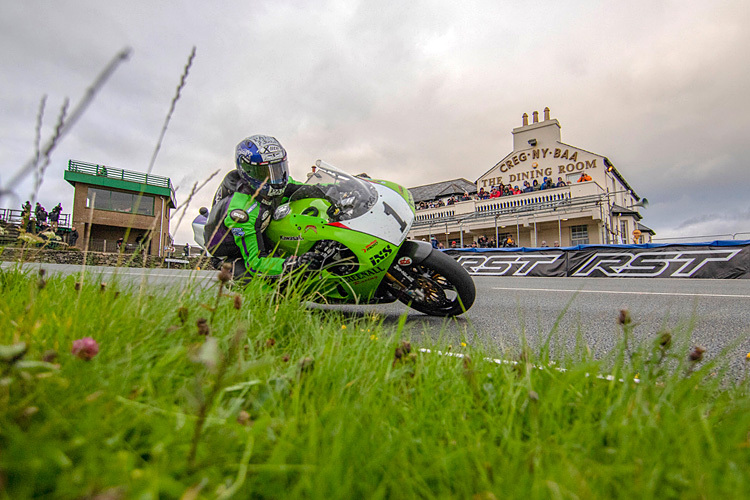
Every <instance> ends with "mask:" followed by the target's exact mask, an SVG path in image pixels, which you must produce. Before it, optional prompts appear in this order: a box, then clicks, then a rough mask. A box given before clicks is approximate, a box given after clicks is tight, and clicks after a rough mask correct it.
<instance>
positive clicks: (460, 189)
mask: <svg viewBox="0 0 750 500" xmlns="http://www.w3.org/2000/svg"><path fill="white" fill-rule="evenodd" d="M409 192H410V193H411V195H412V196H413V197H414V201H415V202H416V203H419V202H420V201H429V200H434V199H437V198H442V197H445V196H452V195H461V194H464V193H469V194H474V193H476V192H477V186H476V184H474V183H473V182H471V181H468V180H466V179H464V178H463V177H461V178H459V179H453V180H450V181H442V182H436V183H434V184H425V185H424V186H415V187H412V188H409Z"/></svg>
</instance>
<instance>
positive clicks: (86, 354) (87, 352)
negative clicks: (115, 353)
mask: <svg viewBox="0 0 750 500" xmlns="http://www.w3.org/2000/svg"><path fill="white" fill-rule="evenodd" d="M70 352H71V353H73V355H74V356H77V357H79V358H81V359H82V360H84V361H89V360H91V359H92V358H93V357H94V356H96V355H97V354H98V353H99V344H97V343H96V340H94V339H92V338H91V337H83V338H82V339H78V340H74V341H73V348H72V349H71V350H70Z"/></svg>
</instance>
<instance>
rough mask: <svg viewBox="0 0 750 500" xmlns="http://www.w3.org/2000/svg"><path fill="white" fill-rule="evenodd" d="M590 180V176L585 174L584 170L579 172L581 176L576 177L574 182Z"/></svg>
mask: <svg viewBox="0 0 750 500" xmlns="http://www.w3.org/2000/svg"><path fill="white" fill-rule="evenodd" d="M590 180H591V176H590V175H589V174H587V173H586V172H581V176H580V177H579V178H578V180H577V181H576V182H587V181H590Z"/></svg>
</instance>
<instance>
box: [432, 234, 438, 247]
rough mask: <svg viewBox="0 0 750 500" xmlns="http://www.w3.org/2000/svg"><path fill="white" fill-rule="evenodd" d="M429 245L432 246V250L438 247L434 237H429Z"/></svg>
mask: <svg viewBox="0 0 750 500" xmlns="http://www.w3.org/2000/svg"><path fill="white" fill-rule="evenodd" d="M430 244H431V245H432V248H437V247H438V240H437V238H435V237H434V236H432V237H430Z"/></svg>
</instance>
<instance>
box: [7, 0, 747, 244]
mask: <svg viewBox="0 0 750 500" xmlns="http://www.w3.org/2000/svg"><path fill="white" fill-rule="evenodd" d="M749 26H750V2H748V1H747V0H731V1H720V0H719V1H712V2H706V1H689V0H680V1H654V0H647V1H643V0H629V1H620V2H616V1H611V2H603V1H572V0H558V1H526V2H508V1H499V0H486V1H485V0H483V1H473V2H472V1H467V2H456V1H411V2H377V1H372V0H369V1H359V0H340V1H320V2H315V1H302V0H299V1H284V0H273V1H247V0H246V1H221V2H198V1H195V2H189V1H182V2H179V1H170V2H154V1H153V0H149V1H141V0H132V1H130V2H127V3H124V2H102V1H101V0H97V1H83V0H70V1H37V0H24V1H22V2H21V1H18V2H14V1H11V0H4V1H1V2H0V102H1V103H2V120H1V121H0V127H1V131H2V132H1V134H0V137H2V140H0V184H3V183H5V182H7V180H8V179H9V178H10V177H11V176H12V175H13V174H14V173H15V172H16V171H17V169H18V168H20V167H21V166H22V165H23V164H24V163H26V162H27V161H28V160H29V159H30V158H31V157H32V156H33V154H34V143H35V139H34V138H35V127H36V120H37V114H38V111H39V105H40V101H41V98H42V96H44V95H46V96H47V101H46V109H45V115H44V126H43V129H42V139H43V141H44V140H46V139H47V138H49V137H50V136H51V135H52V132H53V128H54V125H55V121H56V117H57V115H58V114H59V112H60V108H61V106H62V104H63V101H64V99H65V98H66V97H68V98H69V99H70V100H71V106H72V105H73V104H75V103H77V102H78V101H79V100H80V99H81V98H82V97H83V95H84V93H85V91H86V89H87V88H88V87H89V86H90V85H91V84H92V83H93V81H94V80H95V78H96V77H97V75H98V74H99V73H100V72H101V71H102V69H103V68H104V67H105V66H106V65H107V63H108V62H109V61H110V60H111V59H112V58H113V57H114V56H115V54H117V53H118V52H119V51H121V50H122V49H123V48H125V47H130V48H131V49H132V53H131V56H130V58H129V59H128V60H127V61H126V62H124V63H122V64H121V65H120V66H119V67H118V69H117V70H116V71H115V73H114V74H113V75H112V76H111V78H110V79H109V80H108V81H107V83H106V85H105V86H104V87H103V88H102V89H101V91H100V92H99V93H98V94H97V95H96V97H95V99H94V101H93V102H92V103H91V105H90V106H89V108H88V109H87V110H86V112H85V114H84V115H83V116H82V117H81V119H80V120H79V122H78V123H77V124H76V125H75V126H74V127H73V128H72V129H71V131H70V133H69V134H68V135H67V136H66V137H65V138H64V139H63V141H62V142H61V143H60V144H59V145H58V146H57V148H56V149H55V150H54V151H53V153H52V156H51V163H50V165H49V167H48V170H47V175H46V176H45V179H44V183H43V185H42V187H41V190H40V193H39V197H38V198H39V201H41V203H42V204H43V205H44V206H46V207H47V209H48V210H49V209H51V208H52V206H54V205H55V204H56V203H58V202H62V203H63V208H64V211H65V212H69V211H70V208H71V203H72V199H73V188H72V187H71V186H70V185H69V184H67V183H66V182H65V181H63V179H62V176H63V172H64V170H65V168H66V166H67V162H68V160H69V159H77V160H82V161H87V162H92V163H103V164H107V165H110V166H113V167H116V168H123V169H127V170H136V171H145V170H146V169H147V168H148V165H149V162H150V159H151V156H152V154H153V152H154V148H155V146H156V143H157V140H158V137H159V133H160V131H161V128H162V125H163V123H164V119H165V117H166V115H167V111H168V109H169V105H170V102H171V100H172V98H173V96H174V94H175V89H176V88H177V84H178V83H179V80H180V75H181V74H182V71H183V68H184V66H185V64H186V62H187V59H188V55H189V54H190V51H191V49H192V47H193V46H195V47H196V56H195V59H194V61H193V64H192V67H191V69H190V74H189V76H188V78H187V82H186V86H185V88H184V89H183V92H182V96H181V98H180V100H179V101H178V102H177V104H176V109H175V111H174V114H173V116H172V120H171V123H170V126H169V129H168V131H167V133H166V136H165V138H164V142H163V145H162V148H161V150H160V152H159V155H158V157H157V159H156V163H155V166H154V171H153V173H155V174H159V175H164V176H168V177H170V178H171V179H172V182H173V183H174V185H175V186H176V187H177V188H178V191H177V199H178V202H181V201H184V200H185V198H186V196H187V194H188V193H189V191H190V189H191V187H192V186H193V184H194V183H195V182H201V181H202V180H204V179H205V178H206V177H207V176H208V175H210V173H211V172H213V171H215V170H217V169H219V170H221V174H220V175H219V176H217V177H216V178H215V179H214V180H213V182H211V183H209V185H208V186H207V187H206V188H205V189H204V191H203V192H201V193H200V194H199V195H198V196H197V200H196V202H195V206H194V208H193V213H191V214H190V219H192V217H193V215H194V212H197V207H198V206H199V205H201V204H203V205H206V204H210V198H211V195H212V194H213V191H214V190H215V189H216V186H217V185H218V183H219V181H220V178H221V176H223V175H224V173H226V172H227V171H229V170H230V169H231V168H233V165H234V147H235V145H236V144H237V142H239V141H240V140H241V139H242V138H244V137H246V136H248V135H252V134H257V133H262V134H268V135H273V136H275V137H277V138H278V139H279V140H280V141H281V142H282V144H283V145H284V146H285V147H286V149H287V152H288V155H289V159H290V165H291V171H292V176H293V177H296V178H301V179H304V177H305V173H306V172H307V171H308V170H309V167H310V165H311V164H312V163H314V161H315V160H316V159H317V158H323V159H325V160H326V161H328V162H329V163H332V164H334V165H336V166H339V167H341V168H343V169H344V170H348V171H351V172H352V173H358V172H363V171H366V172H368V173H369V174H370V175H371V176H373V177H378V178H385V179H389V180H393V181H396V182H399V183H401V184H404V185H406V186H408V187H412V186H416V185H420V184H427V183H431V182H437V181H442V180H448V179H453V178H456V177H465V178H467V179H469V180H470V181H472V182H473V181H475V180H476V179H477V178H478V177H479V176H480V175H482V174H483V173H485V172H486V171H487V170H488V169H489V168H491V167H492V166H493V165H494V164H495V163H496V162H498V161H499V160H500V159H502V158H503V157H504V156H506V155H507V154H508V153H509V152H511V150H512V136H511V131H512V129H513V128H515V127H518V126H520V125H521V115H522V114H523V113H529V114H531V112H532V111H535V110H538V111H540V112H541V111H542V110H543V109H544V107H549V108H550V109H551V115H552V118H556V119H558V120H559V122H560V125H561V127H562V140H563V142H565V143H567V144H570V145H573V146H576V147H580V148H583V149H586V150H589V151H592V152H594V153H597V154H600V155H604V156H607V157H608V158H610V159H611V160H612V162H613V163H614V164H615V166H616V167H617V169H618V170H619V171H620V172H621V173H622V174H623V176H624V177H625V178H626V179H627V181H628V183H629V184H630V185H631V186H632V187H633V189H634V190H635V191H636V192H637V194H638V195H640V196H641V197H646V198H648V199H649V201H650V202H651V205H650V206H649V207H648V208H647V209H645V210H642V214H643V215H644V220H643V221H642V222H643V223H644V224H646V225H647V226H649V227H651V228H653V229H654V230H655V231H656V232H657V239H658V238H669V237H675V236H685V235H696V236H697V235H716V234H724V233H737V232H743V231H748V232H750V196H748V193H747V192H748V190H750V168H748V167H749V165H748V160H747V151H746V150H747V149H748V143H749V142H750V141H749V140H748V133H749V132H748V131H750V105H749V102H750V97H749V96H748V93H749V92H750V57H748V51H749V50H750V29H748V27H749ZM32 191H33V176H29V177H28V178H27V180H26V181H25V182H24V183H23V184H21V185H20V186H19V187H18V188H17V189H16V195H17V196H16V197H15V198H9V197H5V198H3V202H2V204H3V205H4V206H11V208H19V207H20V204H21V203H22V202H23V201H24V200H26V199H27V198H28V197H29V196H30V193H31V192H32ZM173 235H174V236H175V240H176V243H178V244H180V243H184V242H185V241H188V239H189V240H190V241H191V243H192V236H191V231H190V229H189V223H186V222H183V224H182V226H181V227H180V228H179V229H177V231H174V227H173ZM738 237H742V236H741V235H740V236H738ZM744 237H746V238H750V233H748V234H745V235H744ZM730 238H731V237H730Z"/></svg>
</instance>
